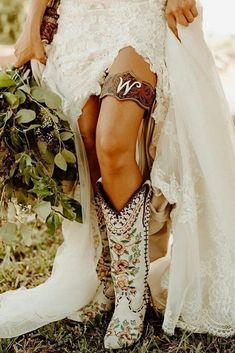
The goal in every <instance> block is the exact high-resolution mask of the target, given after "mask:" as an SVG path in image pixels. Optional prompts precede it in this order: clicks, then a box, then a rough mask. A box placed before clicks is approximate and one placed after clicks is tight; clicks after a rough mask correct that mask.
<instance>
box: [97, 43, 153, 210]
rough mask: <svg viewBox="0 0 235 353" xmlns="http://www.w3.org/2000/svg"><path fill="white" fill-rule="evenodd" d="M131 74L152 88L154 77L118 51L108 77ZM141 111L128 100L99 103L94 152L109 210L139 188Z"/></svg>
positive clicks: (138, 59) (134, 57)
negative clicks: (108, 200) (116, 74)
mask: <svg viewBox="0 0 235 353" xmlns="http://www.w3.org/2000/svg"><path fill="white" fill-rule="evenodd" d="M125 71H131V72H133V73H134V74H136V76H137V77H139V78H140V79H142V80H143V81H145V82H148V83H149V84H151V85H152V86H153V87H155V86H156V83H157V76H156V74H155V73H153V72H152V71H151V70H150V68H149V64H148V63H146V62H145V61H144V59H143V58H142V56H140V55H139V54H138V53H137V52H136V51H135V50H134V49H133V48H132V47H125V48H123V49H122V50H120V51H119V54H118V56H117V58H116V59H115V61H114V63H113V64H112V66H111V68H110V70H109V74H115V73H120V72H125ZM143 115H144V108H142V107H140V106H139V105H138V104H137V103H136V102H134V101H131V100H126V101H119V100H118V99H117V98H115V97H112V96H105V97H103V98H102V100H101V108H100V113H99V118H98V123H97V129H96V150H97V156H98V161H99V165H100V170H101V176H102V182H103V186H104V190H105V192H106V194H107V196H108V197H109V199H110V201H111V202H112V204H113V206H114V207H115V208H116V209H117V210H120V209H122V208H123V206H124V205H125V203H126V202H127V201H128V199H129V198H130V197H131V195H132V194H133V193H134V192H135V191H136V190H137V188H138V187H139V186H140V185H141V184H142V176H141V173H140V170H139V167H138V164H137V162H136V141H137V136H138V131H139V127H140V124H141V121H142V119H143Z"/></svg>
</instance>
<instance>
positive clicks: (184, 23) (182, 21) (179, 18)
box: [175, 12, 189, 27]
mask: <svg viewBox="0 0 235 353" xmlns="http://www.w3.org/2000/svg"><path fill="white" fill-rule="evenodd" d="M175 18H176V22H177V23H179V24H180V25H182V26H186V27H187V26H188V25H189V23H188V20H187V17H186V16H185V15H184V14H183V13H182V12H178V13H176V15H175Z"/></svg>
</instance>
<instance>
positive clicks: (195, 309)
mask: <svg viewBox="0 0 235 353" xmlns="http://www.w3.org/2000/svg"><path fill="white" fill-rule="evenodd" d="M164 7H165V0H103V1H96V0H62V2H61V5H60V8H59V11H60V19H59V28H58V32H57V34H56V36H55V38H54V40H53V42H52V44H51V45H50V46H49V47H47V53H48V63H47V65H46V67H44V66H43V65H39V63H38V62H33V63H32V65H33V69H34V72H35V77H36V78H37V79H38V80H39V81H40V82H41V84H43V85H46V86H48V87H49V88H51V89H53V90H55V91H56V92H57V93H58V94H60V96H61V97H62V99H63V108H64V111H65V112H66V113H67V114H68V116H69V117H70V121H71V126H72V128H73V129H74V131H75V133H76V142H77V157H78V162H79V173H80V183H79V185H77V187H76V190H75V194H74V197H76V198H78V199H79V200H80V201H81V203H82V206H83V216H84V223H83V224H79V223H75V222H70V221H67V220H65V221H64V222H63V235H64V243H63V244H62V245H61V246H60V248H59V249H58V252H57V254H56V258H55V261H54V267H53V271H52V274H51V277H50V278H49V279H48V280H47V281H46V282H44V283H43V284H41V285H40V286H38V287H35V288H33V289H25V288H20V289H19V290H16V291H10V292H6V293H3V294H1V295H0V337H13V336H17V335H19V334H22V333H25V332H28V331H31V330H33V329H36V328H38V327H40V326H43V325H45V324H47V323H49V322H52V321H55V320H59V319H62V318H65V317H69V318H72V319H74V320H76V319H77V316H76V312H77V310H78V309H79V308H81V307H82V306H84V305H85V304H87V303H88V302H89V301H90V300H91V299H92V297H93V296H94V293H95V291H96V288H97V285H98V279H97V276H96V272H95V267H96V263H97V259H98V258H99V255H100V250H101V249H100V234H99V229H98V227H97V219H96V214H95V211H94V207H93V203H92V189H91V184H90V178H89V170H88V164H87V159H86V154H85V150H84V146H83V142H82V139H81V136H80V134H79V131H78V126H77V121H76V119H77V117H78V116H79V115H80V114H81V110H82V107H83V106H84V104H85V102H86V101H87V99H88V98H89V96H90V95H91V94H96V95H98V94H99V93H100V89H101V83H102V80H103V78H104V73H105V70H106V69H108V68H109V67H110V65H111V64H112V62H113V60H114V58H115V57H116V55H117V54H118V50H120V49H121V48H123V47H124V46H127V45H132V46H133V47H134V48H135V49H136V51H137V52H138V53H140V54H141V55H142V56H143V57H144V59H145V60H146V61H147V62H149V63H150V66H151V69H152V70H153V71H154V72H156V73H157V75H158V84H157V106H156V108H155V109H154V111H153V113H152V122H151V127H152V133H151V134H150V135H151V141H150V144H149V151H148V152H149V155H150V156H151V157H152V158H153V161H152V168H151V174H150V177H151V182H152V186H153V190H154V193H155V194H156V195H161V194H163V195H164V196H165V198H166V200H167V201H168V203H169V204H172V205H175V207H174V208H173V209H172V211H171V214H170V217H171V221H172V228H171V232H172V234H173V246H172V248H171V251H170V253H171V254H169V253H168V254H167V255H166V256H165V257H162V258H160V259H158V260H156V261H155V262H154V263H152V264H151V271H150V276H149V284H150V288H151V291H152V295H153V299H154V303H156V306H157V303H160V302H161V303H162V304H163V307H164V305H165V308H164V322H163V329H164V330H165V332H167V333H169V334H173V333H174V329H175V327H183V328H186V329H188V330H190V331H194V332H210V333H212V334H215V335H218V336H224V337H227V336H230V335H233V334H234V333H235V131H234V125H233V122H232V118H231V117H230V113H229V110H228V106H227V102H226V100H225V97H224V93H223V90H222V88H221V83H220V81H219V78H218V74H217V72H216V69H215V65H214V61H213V58H212V56H211V53H210V52H209V50H208V48H207V45H206V44H205V41H204V38H203V33H202V30H201V19H202V12H201V8H200V4H199V3H198V8H199V9H200V16H199V17H198V18H197V19H196V21H195V22H194V23H193V24H191V25H190V26H189V27H188V28H183V27H179V34H180V38H181V43H180V42H179V41H178V40H177V39H176V38H175V37H174V36H173V34H172V33H171V32H170V30H169V29H168V28H167V27H166V23H165V19H164ZM153 122H154V123H153ZM170 255H171V256H170ZM166 292H167V297H166V301H165V303H163V302H162V298H163V297H164V296H162V294H163V293H166Z"/></svg>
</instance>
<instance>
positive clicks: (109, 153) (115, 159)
mask: <svg viewBox="0 0 235 353" xmlns="http://www.w3.org/2000/svg"><path fill="white" fill-rule="evenodd" d="M114 135H115V134H112V133H110V134H109V135H103V136H99V135H98V136H97V137H96V150H97V157H98V160H99V165H100V168H101V170H103V171H105V172H107V173H109V174H115V173H117V172H118V171H120V170H121V169H123V168H125V167H126V165H127V163H128V160H129V159H130V158H131V155H130V149H129V148H128V146H126V145H123V144H122V143H121V141H120V139H118V137H117V136H114Z"/></svg>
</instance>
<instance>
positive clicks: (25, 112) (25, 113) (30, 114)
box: [16, 109, 36, 124]
mask: <svg viewBox="0 0 235 353" xmlns="http://www.w3.org/2000/svg"><path fill="white" fill-rule="evenodd" d="M35 118H36V113H35V112H34V111H33V110H31V109H20V110H19V111H18V113H17V114H16V119H17V121H18V123H19V124H25V123H30V122H31V121H33V120H34V119H35Z"/></svg>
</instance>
